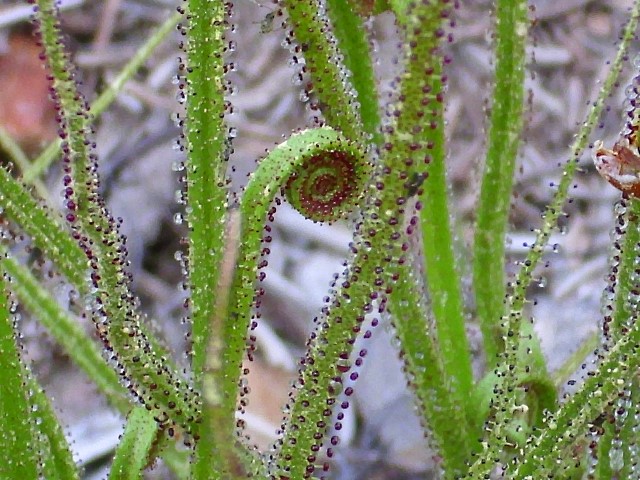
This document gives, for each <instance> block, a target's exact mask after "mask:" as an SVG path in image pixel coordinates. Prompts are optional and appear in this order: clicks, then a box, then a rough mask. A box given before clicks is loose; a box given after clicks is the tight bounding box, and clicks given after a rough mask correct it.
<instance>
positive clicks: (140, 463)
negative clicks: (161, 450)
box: [109, 407, 159, 480]
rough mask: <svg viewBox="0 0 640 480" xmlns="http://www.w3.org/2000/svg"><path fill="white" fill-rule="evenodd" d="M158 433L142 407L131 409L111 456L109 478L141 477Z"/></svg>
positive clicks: (124, 479) (130, 479) (113, 479)
mask: <svg viewBox="0 0 640 480" xmlns="http://www.w3.org/2000/svg"><path fill="white" fill-rule="evenodd" d="M158 434H159V432H158V426H157V425H156V424H155V423H154V422H149V415H148V412H147V411H146V410H145V408H144V407H136V408H134V409H133V410H131V412H130V413H129V415H128V416H127V423H126V426H125V429H124V433H123V434H122V436H121V437H120V443H118V447H117V448H116V453H115V456H114V457H113V463H112V465H111V470H110V471H109V480H139V479H141V478H142V471H143V470H144V469H145V467H146V466H147V465H148V463H149V462H150V461H151V460H152V458H153V456H152V454H151V453H150V451H151V449H152V447H153V446H154V444H155V442H156V437H157V436H158Z"/></svg>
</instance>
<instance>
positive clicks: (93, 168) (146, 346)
mask: <svg viewBox="0 0 640 480" xmlns="http://www.w3.org/2000/svg"><path fill="white" fill-rule="evenodd" d="M36 4H37V8H36V14H35V19H36V22H37V25H38V27H39V30H38V36H39V39H40V40H41V41H42V44H43V49H44V55H45V58H46V59H47V62H48V65H49V67H50V68H51V72H52V81H53V90H52V95H53V96H54V99H55V101H56V107H57V109H58V118H59V122H60V136H61V138H62V139H63V147H62V150H63V169H64V177H63V181H64V196H65V207H66V219H67V221H68V222H69V224H70V225H71V228H72V232H73V233H72V235H73V237H74V238H75V239H76V240H77V241H78V244H79V245H80V247H81V248H82V250H83V251H84V253H85V255H86V258H87V260H88V265H89V270H90V272H91V274H90V277H91V286H92V291H91V296H92V300H91V309H92V312H91V314H92V317H93V320H94V322H95V324H96V327H97V330H98V333H99V334H100V337H101V339H102V341H103V342H104V343H105V346H106V348H107V349H108V350H109V352H110V353H111V355H112V360H113V361H114V362H115V363H116V366H115V368H116V369H117V371H118V373H119V374H120V375H121V376H122V378H123V379H124V381H125V382H126V385H127V387H128V388H129V389H130V391H131V392H132V393H133V394H134V395H135V396H136V397H137V398H138V399H139V400H140V401H142V402H143V403H144V404H145V406H146V407H147V409H148V410H150V411H152V412H154V415H155V418H156V420H157V421H158V422H159V424H160V425H161V426H165V427H168V428H169V433H170V434H171V433H173V432H174V430H173V425H179V426H180V428H181V429H183V430H186V431H189V430H190V429H191V427H190V425H191V424H192V423H193V421H194V419H195V418H196V415H197V414H196V398H195V394H194V392H193V390H192V389H191V388H190V387H189V386H188V384H187V383H186V382H185V380H184V379H182V378H181V376H180V375H179V374H178V372H177V371H176V369H175V367H173V366H172V364H171V362H170V360H169V359H168V358H166V357H164V356H161V355H159V354H158V352H156V351H155V350H154V349H153V348H152V345H151V343H150V341H149V339H148V338H147V335H145V334H144V333H143V332H142V330H141V325H140V315H139V313H138V311H137V309H136V302H135V299H134V297H133V295H132V293H131V291H130V288H129V284H130V277H129V274H128V272H127V271H126V267H127V266H128V261H127V258H126V257H127V252H126V248H125V246H124V239H123V238H122V236H121V235H120V234H119V231H118V230H119V225H118V223H117V222H116V221H115V220H114V219H113V217H111V215H110V214H109V213H108V211H107V209H106V207H105V205H104V201H103V200H102V199H101V198H100V195H99V193H98V176H97V164H96V159H95V156H94V154H93V152H92V149H91V142H90V141H89V139H88V133H89V130H90V128H89V122H88V120H89V119H88V113H87V109H86V104H85V102H84V99H83V97H82V95H81V94H80V93H79V91H78V89H77V85H76V83H75V80H74V70H73V68H72V66H71V64H70V62H69V61H68V58H67V54H66V52H65V51H64V48H63V44H62V41H61V40H60V38H61V37H60V35H61V32H60V28H59V23H58V18H57V11H56V8H55V6H54V2H52V1H47V0H39V1H37V2H36Z"/></svg>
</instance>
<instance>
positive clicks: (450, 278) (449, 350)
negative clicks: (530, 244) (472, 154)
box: [384, 2, 473, 476]
mask: <svg viewBox="0 0 640 480" xmlns="http://www.w3.org/2000/svg"><path fill="white" fill-rule="evenodd" d="M449 7H450V6H449V5H447V4H444V3H441V2H425V4H424V5H412V6H408V5H405V4H404V3H403V2H392V8H393V10H394V13H395V15H396V18H398V21H399V23H400V24H401V26H402V27H403V32H404V35H405V37H406V38H405V44H406V47H405V48H406V50H405V52H404V56H405V72H404V73H403V74H402V75H401V77H400V78H401V79H402V81H401V84H400V91H399V97H400V98H407V99H408V98H413V99H415V100H414V101H410V102H403V103H401V104H398V105H397V106H393V107H390V110H392V111H393V110H395V113H394V115H395V116H396V117H397V119H395V125H394V126H393V127H394V128H393V130H392V134H391V135H388V137H387V138H385V147H386V146H387V145H388V146H389V147H388V151H387V152H385V157H384V158H385V163H387V162H388V165H389V166H390V170H391V171H392V172H402V171H403V170H406V174H405V175H406V177H405V180H404V182H403V197H404V198H405V199H410V198H411V197H412V195H414V194H417V195H418V196H419V201H420V202H421V204H422V205H421V209H420V229H421V233H422V251H423V255H424V262H425V273H426V284H427V288H428V295H429V299H430V301H431V305H430V307H431V310H432V311H433V317H434V319H435V331H434V332H433V333H432V335H433V336H434V337H435V338H436V339H437V345H438V351H439V352H440V356H441V358H442V362H443V367H444V373H445V378H446V385H447V388H448V389H449V395H450V396H451V400H450V405H455V406H457V407H454V408H458V409H459V408H462V409H463V412H464V414H465V415H464V416H463V419H464V420H465V421H466V419H467V418H469V415H468V413H469V412H468V411H470V409H471V406H470V405H468V402H469V401H470V398H471V395H470V394H471V389H472V382H473V375H472V371H471V355H470V350H469V345H468V341H467V337H466V329H465V317H464V311H463V303H462V294H461V288H460V272H459V269H458V267H457V264H456V258H455V252H454V245H453V244H454V241H453V235H452V228H451V224H450V215H449V199H448V193H447V178H446V165H445V157H446V149H445V136H444V124H445V122H444V107H443V101H444V98H443V96H444V92H443V84H442V78H443V77H442V75H443V73H442V72H443V63H444V54H443V53H442V51H441V47H442V42H443V40H445V39H446V35H445V34H444V33H442V32H443V27H446V26H448V25H446V24H445V23H444V19H447V18H448V17H449V15H451V11H450V10H449ZM425 32H433V33H432V34H431V35H427V34H425ZM423 182H424V183H423ZM409 228H412V227H409ZM391 298H392V301H393V304H395V303H397V302H400V301H407V299H406V298H405V299H403V298H402V297H401V296H400V295H396V292H394V293H392V297H391ZM408 301H409V302H412V301H414V300H412V299H411V297H410V298H409V299H408ZM396 321H397V322H398V323H400V322H402V321H404V319H397V320H396ZM416 354H418V353H417V352H416ZM417 374H418V375H420V374H425V375H428V374H429V372H428V370H427V371H426V372H421V371H418V372H417ZM416 394H417V395H418V397H419V398H421V397H423V398H421V402H422V403H426V402H429V401H431V400H429V397H428V394H429V392H428V391H424V392H422V391H420V389H417V390H416ZM451 414H452V415H455V414H456V412H455V410H454V411H452V412H451ZM425 420H427V421H429V419H428V418H427V419H425ZM439 424H440V425H442V426H443V427H444V428H445V430H444V431H443V432H438V433H436V434H435V436H436V438H439V437H440V438H447V439H448V441H449V440H450V438H449V437H448V433H447V430H446V428H447V425H446V423H442V422H440V423H439ZM430 426H431V428H434V426H433V425H430ZM458 429H459V430H458V433H457V436H456V440H454V441H453V442H452V443H453V445H454V446H452V447H451V450H449V451H448V453H449V454H450V455H451V457H450V458H445V464H446V465H447V467H446V470H447V472H448V473H447V475H451V476H455V475H456V473H458V474H459V473H461V472H462V471H463V470H464V468H465V465H464V459H465V457H466V454H467V453H468V451H469V449H470V445H469V443H468V441H469V434H468V426H467V425H466V424H465V422H462V423H459V424H458ZM441 447H442V448H446V447H445V446H443V445H441ZM458 447H459V448H458ZM462 452H464V453H462ZM447 461H449V462H450V463H447Z"/></svg>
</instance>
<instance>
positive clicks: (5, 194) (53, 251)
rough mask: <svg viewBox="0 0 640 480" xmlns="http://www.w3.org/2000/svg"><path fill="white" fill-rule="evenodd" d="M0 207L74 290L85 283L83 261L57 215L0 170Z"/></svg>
mask: <svg viewBox="0 0 640 480" xmlns="http://www.w3.org/2000/svg"><path fill="white" fill-rule="evenodd" d="M0 191H1V192H2V195H1V196H0V207H1V208H2V209H3V210H4V213H5V214H6V215H7V216H8V217H9V218H10V219H11V220H13V221H14V222H15V223H16V224H18V225H19V226H20V228H22V229H23V230H24V231H25V232H27V233H28V234H29V235H30V236H31V238H32V239H33V242H34V244H35V246H36V247H38V248H39V249H40V250H42V252H43V253H44V255H45V256H46V257H47V258H49V259H50V260H51V261H53V262H54V263H55V264H56V266H57V267H58V268H59V269H60V271H61V272H62V274H63V275H64V276H65V277H67V279H68V280H69V282H70V283H71V284H73V285H74V286H75V287H76V288H82V286H84V285H85V284H86V282H87V270H88V267H87V260H86V255H85V254H84V252H83V251H82V250H81V249H80V248H79V247H78V244H77V243H76V242H75V241H74V240H73V239H72V238H71V235H70V234H69V232H67V231H66V230H65V229H64V227H63V226H62V223H61V221H60V218H59V216H58V215H57V214H56V213H55V212H53V211H50V210H47V209H46V208H44V207H43V206H42V205H41V204H40V203H39V202H38V201H36V199H35V198H34V197H33V196H32V195H31V193H29V191H28V190H27V188H26V187H25V186H24V185H22V184H21V183H20V181H18V180H16V179H15V178H13V176H12V175H11V173H9V172H8V171H7V170H6V169H5V168H1V167H0Z"/></svg>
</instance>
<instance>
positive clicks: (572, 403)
mask: <svg viewBox="0 0 640 480" xmlns="http://www.w3.org/2000/svg"><path fill="white" fill-rule="evenodd" d="M596 353H597V354H598V356H599V359H598V360H599V361H598V363H597V366H596V368H595V369H594V370H592V371H590V372H589V373H588V375H587V378H586V380H585V382H584V383H583V384H582V386H581V387H580V389H579V390H578V392H576V393H575V394H573V395H570V396H569V395H568V394H567V395H566V398H565V403H564V404H563V405H562V406H561V407H560V409H559V410H558V411H557V412H555V413H553V414H549V415H548V416H547V418H546V419H545V424H546V425H545V428H543V429H542V430H541V431H540V434H539V435H538V436H537V437H531V438H530V441H529V443H528V444H527V445H526V446H525V447H524V449H523V454H522V459H521V463H520V465H519V466H518V465H516V466H515V467H516V468H514V469H513V471H512V472H510V474H509V478H513V479H514V480H517V479H523V480H524V479H531V478H550V477H549V475H553V474H554V472H555V471H556V470H557V468H558V465H559V462H562V461H563V459H566V457H567V455H571V454H572V452H571V447H572V445H574V443H575V442H576V441H577V440H580V439H581V437H582V436H584V435H585V434H586V433H587V431H588V430H590V429H593V428H596V427H597V424H598V423H599V420H598V419H599V418H601V416H602V414H606V412H610V411H612V409H613V408H615V406H616V401H617V399H618V398H621V397H623V396H624V391H625V389H628V388H630V386H631V384H632V382H633V381H634V378H635V377H636V376H637V371H638V368H639V367H640V324H639V323H638V322H635V323H634V324H633V325H632V326H631V328H630V329H629V331H628V333H627V334H626V335H624V336H623V337H622V338H621V339H620V340H619V341H618V342H617V343H616V344H615V345H613V346H612V347H611V348H609V349H603V350H602V351H599V352H598V351H597V352H596ZM605 421H606V420H605ZM487 461H488V460H487ZM605 461H606V460H605ZM492 466H495V464H493V463H492ZM474 478H479V477H474ZM621 478H622V477H621Z"/></svg>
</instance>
